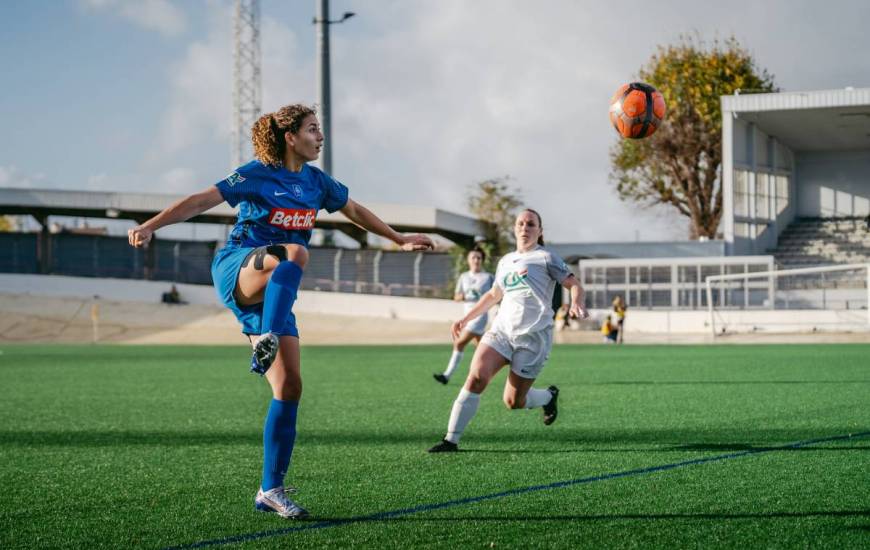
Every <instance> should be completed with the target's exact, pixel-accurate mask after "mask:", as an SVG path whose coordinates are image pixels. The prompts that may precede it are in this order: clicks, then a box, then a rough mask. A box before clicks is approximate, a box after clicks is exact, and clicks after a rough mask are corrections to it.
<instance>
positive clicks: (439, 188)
mask: <svg viewBox="0 0 870 550" xmlns="http://www.w3.org/2000/svg"><path fill="white" fill-rule="evenodd" d="M232 5H233V3H232V2H231V1H229V0H31V1H7V2H0V18H2V20H3V21H7V22H11V23H10V24H7V25H5V28H4V33H3V34H2V36H0V52H2V55H0V70H2V74H3V75H4V86H3V87H2V89H0V117H2V120H3V122H4V126H5V128H6V131H5V132H2V133H0V187H34V188H57V189H68V190H76V189H78V190H108V191H140V192H141V191H146V192H148V191H150V192H160V193H176V194H188V193H192V192H195V191H198V190H200V189H203V188H205V187H207V186H209V185H212V184H214V183H215V182H217V181H218V180H220V179H222V178H223V177H224V176H225V175H226V174H227V173H229V172H230V171H231V168H232V167H231V166H230V159H231V154H230V140H231V117H232V87H233V80H232V63H233V60H232V37H233V34H232V16H233V9H232ZM260 5H261V40H262V42H261V48H262V68H263V76H262V86H263V109H264V111H266V112H270V111H274V110H276V109H278V108H279V107H281V106H283V105H286V104H289V103H296V102H302V103H307V104H314V103H316V101H317V98H316V93H317V92H316V90H317V87H316V80H315V78H316V76H315V54H316V50H315V42H316V35H315V27H314V26H313V25H312V23H311V21H312V17H313V15H314V12H315V0H293V1H288V0H261V3H260ZM330 10H331V15H332V17H333V18H336V17H338V16H340V14H341V13H343V12H345V11H352V12H355V13H356V16H355V17H354V18H352V19H349V20H348V21H346V22H345V23H344V24H342V25H333V26H332V27H331V48H332V112H333V115H332V136H331V137H330V138H329V139H331V142H332V146H333V175H334V176H335V177H336V178H337V179H339V180H340V181H342V182H344V183H345V184H347V185H348V187H349V188H350V191H351V196H352V197H353V198H354V199H355V200H357V201H358V202H361V203H362V204H367V203H395V204H413V205H421V206H435V207H437V208H441V209H444V210H448V211H452V212H457V213H465V214H467V213H468V209H467V206H466V202H467V197H468V194H469V190H470V188H471V186H472V185H473V184H475V183H476V182H479V181H481V180H484V179H487V178H493V177H503V176H509V177H510V184H511V185H512V186H514V187H515V188H516V189H517V190H518V191H519V192H520V193H521V194H522V197H523V199H524V202H525V203H526V204H527V205H528V206H530V207H533V208H535V209H537V210H538V211H540V212H541V214H542V216H543V221H544V230H545V237H546V238H547V239H548V240H549V241H551V242H581V241H582V242H589V241H635V240H642V241H653V240H672V239H678V240H679V239H685V238H686V235H687V222H686V218H683V217H681V216H679V215H677V214H675V213H674V212H673V211H671V210H669V209H667V208H664V207H659V208H655V209H652V210H644V209H641V208H639V207H637V206H635V205H632V204H631V203H625V202H621V201H620V200H619V198H618V197H617V195H616V192H615V190H614V186H613V184H612V183H611V182H610V181H609V179H608V174H609V172H610V159H609V155H608V152H609V150H610V148H611V147H612V146H613V145H614V143H615V142H616V141H617V139H618V136H617V135H616V133H615V131H614V130H613V128H612V127H611V126H610V123H609V121H608V116H607V110H608V103H609V100H610V97H611V95H612V94H613V92H614V91H615V90H616V89H617V88H618V87H619V86H620V85H621V84H623V83H625V82H629V81H632V80H635V79H636V77H637V74H638V71H639V69H640V68H641V67H642V66H644V65H645V64H647V62H648V61H649V59H650V57H651V56H652V55H653V54H654V53H655V51H656V47H657V46H658V45H664V44H670V43H675V42H678V41H679V40H680V36H681V35H682V34H694V35H696V36H698V37H700V38H701V39H702V40H704V41H706V42H707V43H710V42H712V41H713V40H715V39H717V38H718V39H724V38H727V37H729V36H732V35H733V36H734V37H736V38H737V40H738V41H739V42H740V44H741V45H742V46H743V47H745V48H746V49H747V50H749V51H750V52H751V54H752V55H753V56H754V58H755V60H756V62H757V65H758V66H759V67H760V68H764V69H767V70H768V71H769V72H770V73H772V74H773V75H774V81H775V83H776V85H778V86H779V87H780V88H781V89H782V90H784V91H800V90H822V89H835V88H844V87H846V86H854V87H870V56H868V55H867V54H866V52H867V51H868V49H870V36H868V34H867V29H866V23H867V21H870V2H866V1H864V0H854V1H853V0H829V1H827V2H817V1H803V0H798V1H795V0H791V1H786V0H768V1H765V2H757V1H745V0H735V1H732V2H719V1H715V2H707V1H699V0H694V1H663V2H656V3H653V4H650V3H649V2H635V1H628V0H626V1H621V2H600V1H597V2H592V1H581V0H573V1H571V0H549V1H542V2H528V1H526V0H476V1H469V0H437V1H436V0H356V1H354V0H333V1H332V2H331V6H330Z"/></svg>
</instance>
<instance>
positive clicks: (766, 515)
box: [307, 510, 870, 529]
mask: <svg viewBox="0 0 870 550" xmlns="http://www.w3.org/2000/svg"><path fill="white" fill-rule="evenodd" d="M864 517H870V510H813V511H807V512H759V513H751V512H745V513H742V512H737V513H725V512H719V513H708V514H704V513H699V514H688V513H674V514H557V515H546V516H523V515H520V516H515V515H509V516H508V515H494V516H481V515H473V514H472V515H468V516H465V515H461V516H420V515H408V516H400V517H378V516H372V517H356V518H324V517H317V518H310V519H309V520H307V521H318V522H330V523H337V524H339V523H375V522H385V523H386V522H389V523H393V522H421V523H425V522H432V523H438V522H445V521H450V522H456V521H470V522H479V521H489V522H499V523H502V522H504V523H507V522H523V523H526V522H534V521H546V522H553V521H565V522H583V521H587V522H593V521H637V520H644V521H648V520H658V521H672V520H700V521H720V520H740V519H749V520H752V519H777V518H782V519H788V518H793V519H801V518H807V519H809V518H864ZM853 528H855V529H866V528H867V526H863V525H862V526H854V527H853Z"/></svg>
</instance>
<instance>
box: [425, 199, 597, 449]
mask: <svg viewBox="0 0 870 550" xmlns="http://www.w3.org/2000/svg"><path fill="white" fill-rule="evenodd" d="M514 236H515V237H516V239H517V249H516V251H515V252H511V253H510V254H507V255H505V256H504V257H503V258H502V259H501V260H500V261H499V262H498V269H496V273H495V285H494V286H493V287H492V289H491V290H490V291H489V292H487V293H486V294H484V295H483V297H482V298H481V299H480V301H479V302H477V305H475V306H474V307H473V308H472V309H471V311H469V312H468V313H466V314H465V317H463V318H462V319H460V320H459V321H456V322H455V323H453V337H454V338H458V337H459V335H460V334H461V333H462V330H463V328H465V325H466V324H467V323H468V321H469V320H471V319H474V318H475V317H477V316H478V315H480V314H481V313H483V312H484V311H489V308H491V307H492V306H493V305H495V304H497V303H498V302H499V301H501V307H500V308H499V310H498V314H497V315H496V317H495V321H494V322H493V326H492V328H490V329H489V331H487V332H486V334H484V335H483V338H482V339H481V342H480V345H479V346H478V348H477V350H476V351H475V352H474V358H473V359H472V360H471V370H470V372H469V373H468V378H467V379H466V380H465V386H463V388H462V389H461V390H460V391H459V396H458V397H457V398H456V401H454V402H453V410H452V411H451V413H450V420H449V421H448V424H447V435H446V436H445V437H444V439H443V440H442V441H441V442H440V443H438V444H437V445H435V446H434V447H432V448H431V449H429V452H430V453H443V452H451V451H458V450H459V446H458V445H459V438H460V437H462V432H463V431H465V427H466V426H468V423H469V422H471V419H472V418H474V415H475V413H476V412H477V407H478V405H479V404H480V394H481V393H482V392H483V390H485V389H486V387H487V385H488V384H489V382H490V380H492V378H493V376H495V375H496V374H497V373H498V371H500V370H501V369H502V367H504V366H505V365H507V364H510V366H511V369H510V372H509V373H508V378H507V381H506V382H505V386H504V394H503V396H502V399H503V400H504V404H505V405H506V406H507V407H508V408H510V409H534V408H536V407H542V408H543V409H544V424H546V425H549V424H552V423H553V422H554V421H555V420H556V414H557V412H558V411H557V408H556V400H557V399H558V397H559V389H558V388H557V387H556V386H550V387H549V388H547V389H546V390H543V389H538V388H533V387H532V384H534V383H535V379H536V378H537V377H538V376H539V375H540V373H541V370H542V369H543V368H544V363H545V362H546V361H547V358H548V357H549V355H550V348H552V346H553V307H552V299H553V291H554V290H555V288H556V284H557V283H558V284H561V285H562V286H564V287H565V288H567V289H568V290H570V292H571V305H570V307H569V309H568V313H569V315H571V316H572V317H579V318H581V319H584V318H586V317H588V316H589V312H587V311H586V308H585V307H584V305H583V298H584V292H583V288H582V287H581V286H580V283H579V282H578V281H577V279H576V278H575V277H574V275H573V274H572V273H571V272H570V271H569V270H568V266H567V265H565V262H563V261H562V259H561V258H559V256H557V255H556V254H553V253H552V252H550V251H549V250H547V249H545V248H544V247H543V244H544V239H543V227H542V221H541V215H540V214H538V213H537V212H535V211H534V210H531V209H526V210H523V211H522V212H520V214H519V215H518V216H517V219H516V222H515V223H514Z"/></svg>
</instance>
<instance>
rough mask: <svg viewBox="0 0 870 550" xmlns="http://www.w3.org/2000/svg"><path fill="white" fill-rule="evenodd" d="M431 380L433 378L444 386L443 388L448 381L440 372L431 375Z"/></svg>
mask: <svg viewBox="0 0 870 550" xmlns="http://www.w3.org/2000/svg"><path fill="white" fill-rule="evenodd" d="M432 378H434V379H435V380H437V381H439V382H441V383H442V384H444V385H445V386H446V385H447V380H448V378H447V377H446V376H444V375H443V374H441V373H440V372H438V373H435V374H433V375H432Z"/></svg>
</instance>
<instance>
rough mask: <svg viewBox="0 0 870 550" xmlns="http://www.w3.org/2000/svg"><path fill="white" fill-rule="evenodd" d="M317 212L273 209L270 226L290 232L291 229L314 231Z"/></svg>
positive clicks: (270, 214)
mask: <svg viewBox="0 0 870 550" xmlns="http://www.w3.org/2000/svg"><path fill="white" fill-rule="evenodd" d="M315 219H317V210H314V209H296V208H273V209H272V211H271V212H269V225H273V226H275V227H277V228H279V229H284V230H285V231H289V230H291V229H314V220H315Z"/></svg>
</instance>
